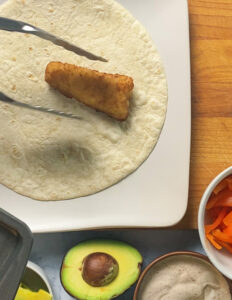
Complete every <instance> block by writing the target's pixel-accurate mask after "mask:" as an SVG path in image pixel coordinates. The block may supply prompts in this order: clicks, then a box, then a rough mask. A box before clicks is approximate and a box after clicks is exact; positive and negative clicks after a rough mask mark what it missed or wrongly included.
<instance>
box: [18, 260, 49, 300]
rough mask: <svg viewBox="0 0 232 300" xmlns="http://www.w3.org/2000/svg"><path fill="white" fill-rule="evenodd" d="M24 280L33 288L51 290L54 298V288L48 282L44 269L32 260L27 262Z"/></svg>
mask: <svg viewBox="0 0 232 300" xmlns="http://www.w3.org/2000/svg"><path fill="white" fill-rule="evenodd" d="M22 282H23V283H24V284H26V286H28V287H29V288H31V289H32V290H39V289H43V290H45V291H47V292H49V293H50V294H51V296H52V299H53V293H52V288H51V286H50V284H49V282H48V279H47V277H46V275H45V273H44V271H43V270H42V269H41V268H40V267H39V266H38V265H36V264H34V263H33V262H31V261H29V262H28V263H27V267H26V270H25V272H24V275H23V278H22Z"/></svg>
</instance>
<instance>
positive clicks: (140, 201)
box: [0, 0, 191, 232]
mask: <svg viewBox="0 0 232 300" xmlns="http://www.w3.org/2000/svg"><path fill="white" fill-rule="evenodd" d="M3 2H4V0H0V3H3ZM119 2H121V4H123V5H124V6H125V7H126V8H127V9H128V10H129V11H131V12H132V14H133V15H134V16H135V17H136V18H137V19H138V20H139V21H141V23H142V24H143V25H144V26H145V27H146V29H147V31H148V32H149V33H150V35H151V37H152V38H153V40H154V42H155V44H156V46H157V47H158V50H159V52H160V55H161V57H162V60H163V63H164V67H165V70H166V74H167V79H168V90H169V100H168V112H167V117H166V121H165V125H164V128H163V131H162V133H161V136H160V139H159V141H158V143H157V145H156V147H155V149H154V150H153V152H152V154H151V155H150V157H149V158H148V159H147V160H146V161H145V162H144V164H143V165H142V166H141V167H140V168H139V169H138V170H137V171H136V172H134V173H133V174H132V175H130V176H128V177H127V178H126V179H124V180H123V181H121V182H120V183H118V184H116V185H114V186H112V187H110V188H108V189H106V190H104V191H102V192H99V193H97V194H95V195H92V196H88V197H83V198H78V199H74V200H66V201H58V202H40V201H35V200H32V199H29V198H27V197H24V196H20V195H18V194H16V193H15V192H13V191H11V190H9V189H7V188H6V187H4V186H1V185H0V195H1V197H0V207H2V208H3V209H5V210H7V211H8V212H10V213H11V214H13V215H15V216H16V217H18V218H20V219H22V220H23V221H25V222H26V223H27V224H28V225H29V227H30V228H31V230H32V231H33V232H51V231H66V230H81V229H91V228H109V227H110V228H113V227H116V228H118V227H164V226H171V225H174V224H175V223H177V222H179V221H180V220H181V218H182V217H183V216H184V213H185V211H186V207H187V200H188V180H189V157H190V126H191V105H190V103H191V102H190V94H191V93H190V56H189V24H188V7H187V1H186V0H172V1H170V0H145V1H143V0H138V1H134V0H120V1H119Z"/></svg>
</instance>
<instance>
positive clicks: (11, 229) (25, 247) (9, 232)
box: [0, 209, 33, 300]
mask: <svg viewBox="0 0 232 300" xmlns="http://www.w3.org/2000/svg"><path fill="white" fill-rule="evenodd" d="M32 242H33V238H32V233H31V231H30V229H29V228H28V226H27V225H26V224H24V223H23V222H21V221H20V220H18V219H16V218H15V217H14V216H12V215H10V214H9V213H7V212H5V211H4V210H2V209H0V298H1V300H13V299H14V297H15V294H16V292H17V289H18V286H19V283H20V280H21V277H22V275H23V272H24V270H25V267H26V264H27V261H28V257H29V254H30V251H31V247H32Z"/></svg>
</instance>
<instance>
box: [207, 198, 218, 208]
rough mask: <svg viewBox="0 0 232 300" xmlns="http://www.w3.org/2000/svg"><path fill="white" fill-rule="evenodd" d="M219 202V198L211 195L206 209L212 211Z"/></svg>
mask: <svg viewBox="0 0 232 300" xmlns="http://www.w3.org/2000/svg"><path fill="white" fill-rule="evenodd" d="M217 201H218V197H217V196H215V195H211V196H210V198H209V201H208V202H207V204H206V209H207V210H208V209H211V208H212V207H214V205H215V203H216V202H217Z"/></svg>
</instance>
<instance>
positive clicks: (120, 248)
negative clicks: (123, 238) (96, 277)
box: [61, 240, 142, 300]
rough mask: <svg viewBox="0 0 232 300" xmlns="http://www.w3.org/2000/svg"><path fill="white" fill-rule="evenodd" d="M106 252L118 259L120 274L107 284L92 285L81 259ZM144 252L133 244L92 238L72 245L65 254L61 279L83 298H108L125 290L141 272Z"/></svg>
mask: <svg viewBox="0 0 232 300" xmlns="http://www.w3.org/2000/svg"><path fill="white" fill-rule="evenodd" d="M95 252H103V253H107V254H109V255H111V256H112V257H114V258H115V259H116V261H117V262H118V265H119V273H118V276H117V277H116V278H115V279H114V280H113V281H112V282H111V283H110V284H108V285H106V286H103V287H92V286H90V285H89V284H87V283H86V282H85V281H84V280H83V278H82V274H81V267H82V262H83V260H84V258H85V257H86V256H88V255H89V254H91V253H95ZM141 263H142V256H141V254H140V253H139V252H138V251H137V250H136V249H135V248H133V247H132V246H129V245H127V244H125V243H123V242H119V241H113V240H90V241H85V242H82V243H80V244H78V245H77V246H75V247H73V248H72V249H70V250H69V251H68V253H67V254H66V256H65V258H64V261H63V264H62V267H61V282H62V284H63V286H64V288H65V289H66V291H67V292H68V293H69V294H70V295H72V296H73V297H75V298H77V299H81V300H109V299H112V298H114V297H117V296H118V295H120V294H122V293H124V292H125V291H126V290H127V289H128V288H129V287H130V286H131V285H132V284H134V283H135V281H136V280H137V279H138V277H139V274H140V265H141Z"/></svg>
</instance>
